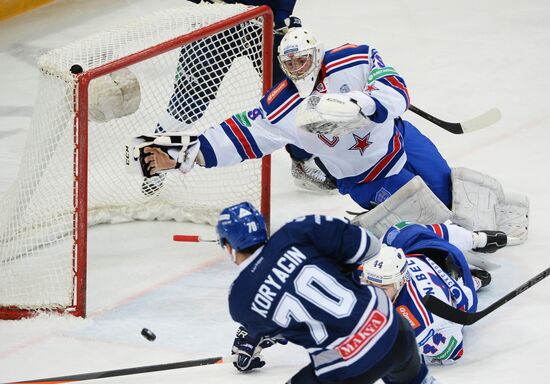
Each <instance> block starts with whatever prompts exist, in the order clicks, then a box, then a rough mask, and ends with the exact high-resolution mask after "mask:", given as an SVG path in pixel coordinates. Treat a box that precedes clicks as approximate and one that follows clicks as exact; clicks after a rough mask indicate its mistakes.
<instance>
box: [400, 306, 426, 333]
mask: <svg viewBox="0 0 550 384" xmlns="http://www.w3.org/2000/svg"><path fill="white" fill-rule="evenodd" d="M396 310H397V313H399V314H400V315H401V316H403V318H404V319H405V320H407V321H408V322H409V324H410V325H411V327H412V329H416V328H418V327H420V322H419V321H418V320H417V319H416V317H414V315H413V314H412V313H411V311H410V310H409V308H408V307H407V306H406V305H400V306H399V307H397V308H396Z"/></svg>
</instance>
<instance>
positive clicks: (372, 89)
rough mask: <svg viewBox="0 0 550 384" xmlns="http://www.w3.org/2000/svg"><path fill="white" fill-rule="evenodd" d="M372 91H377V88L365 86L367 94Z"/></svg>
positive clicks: (372, 85) (370, 85) (371, 85)
mask: <svg viewBox="0 0 550 384" xmlns="http://www.w3.org/2000/svg"><path fill="white" fill-rule="evenodd" d="M374 91H378V88H376V86H375V85H374V84H369V85H367V93H368V94H370V93H372V92H374Z"/></svg>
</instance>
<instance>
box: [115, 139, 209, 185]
mask: <svg viewBox="0 0 550 384" xmlns="http://www.w3.org/2000/svg"><path fill="white" fill-rule="evenodd" d="M199 148H200V142H199V141H198V139H197V137H195V136H184V135H181V134H180V133H160V134H154V135H142V136H138V137H135V138H133V140H132V142H131V144H128V145H126V166H127V168H128V169H129V170H130V171H131V172H133V173H138V174H140V175H141V176H143V177H153V176H155V175H157V174H158V173H159V172H161V171H167V170H170V169H179V170H180V171H181V172H183V173H187V172H189V171H190V170H191V168H193V165H194V163H195V159H196V158H197V155H198V153H199Z"/></svg>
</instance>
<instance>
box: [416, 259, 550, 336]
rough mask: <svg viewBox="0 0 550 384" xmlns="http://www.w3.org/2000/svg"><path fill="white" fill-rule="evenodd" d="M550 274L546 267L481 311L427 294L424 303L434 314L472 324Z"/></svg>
mask: <svg viewBox="0 0 550 384" xmlns="http://www.w3.org/2000/svg"><path fill="white" fill-rule="evenodd" d="M548 275H550V268H547V269H545V270H544V271H543V272H541V273H539V274H538V275H537V276H535V277H533V278H532V279H530V280H528V281H527V282H526V283H525V284H523V285H521V286H519V287H517V288H516V289H514V290H513V291H512V292H510V293H508V294H507V295H506V296H504V297H502V298H501V299H499V300H497V301H495V302H494V303H493V304H491V305H489V306H488V307H487V308H485V309H483V310H481V311H479V312H463V311H461V310H460V309H458V308H455V307H452V306H450V305H449V304H447V303H445V302H443V301H441V300H439V299H438V298H437V297H435V296H432V295H427V296H424V297H423V298H422V301H423V302H424V305H425V306H426V308H428V310H429V311H431V312H432V313H433V314H435V315H437V316H439V317H442V318H444V319H447V320H449V321H452V322H453V323H458V324H463V325H472V324H474V323H475V322H477V321H478V320H480V319H483V318H484V317H485V316H487V315H488V314H489V313H491V312H493V311H494V310H495V309H497V308H498V307H500V306H502V305H503V304H506V303H507V302H508V301H510V300H512V299H513V298H514V297H516V296H517V295H519V294H520V293H522V292H524V291H526V290H527V289H529V288H531V287H532V286H533V285H535V284H537V283H538V282H540V281H541V280H542V279H544V278H545V277H547V276H548Z"/></svg>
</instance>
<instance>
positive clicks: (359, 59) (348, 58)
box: [325, 44, 369, 76]
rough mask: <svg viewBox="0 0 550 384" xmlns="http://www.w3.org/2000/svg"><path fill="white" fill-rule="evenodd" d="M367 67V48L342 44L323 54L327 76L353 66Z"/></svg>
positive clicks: (365, 46)
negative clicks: (364, 65) (363, 65)
mask: <svg viewBox="0 0 550 384" xmlns="http://www.w3.org/2000/svg"><path fill="white" fill-rule="evenodd" d="M362 64H366V65H369V46H368V45H357V44H344V45H342V46H340V47H337V48H334V49H331V50H330V51H327V52H326V53H325V65H326V69H327V76H329V75H331V74H333V73H336V72H338V71H340V70H343V69H346V68H351V67H353V66H357V65H362Z"/></svg>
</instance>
